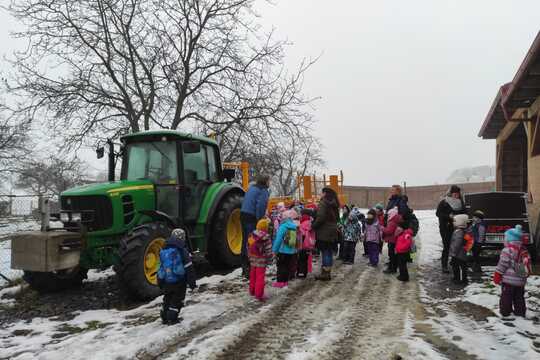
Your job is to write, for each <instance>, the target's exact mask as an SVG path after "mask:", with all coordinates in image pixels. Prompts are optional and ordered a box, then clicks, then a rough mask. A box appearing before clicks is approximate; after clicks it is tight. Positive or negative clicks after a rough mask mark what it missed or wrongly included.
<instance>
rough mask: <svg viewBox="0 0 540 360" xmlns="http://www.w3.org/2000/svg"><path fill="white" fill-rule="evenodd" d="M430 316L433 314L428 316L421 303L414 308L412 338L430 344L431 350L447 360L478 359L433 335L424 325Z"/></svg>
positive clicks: (429, 328)
mask: <svg viewBox="0 0 540 360" xmlns="http://www.w3.org/2000/svg"><path fill="white" fill-rule="evenodd" d="M432 316H433V314H430V313H429V311H427V310H426V308H425V307H424V305H423V304H422V303H419V304H418V305H417V306H416V309H415V312H414V318H415V323H414V325H413V329H414V332H415V334H414V335H413V337H416V338H422V340H423V341H425V342H427V343H428V344H430V345H431V346H432V347H433V349H435V350H436V351H437V352H439V353H441V354H443V355H444V356H446V357H447V358H449V359H460V360H475V359H478V358H477V357H476V356H474V355H470V354H468V353H467V352H465V351H464V350H462V349H461V348H460V347H458V346H457V345H455V344H453V343H451V342H448V341H447V340H446V339H444V338H442V337H441V336H439V335H437V334H435V332H434V330H433V327H432V326H431V325H430V324H428V323H426V321H427V320H428V319H429V318H430V317H432ZM459 340H461V339H458V338H454V341H459Z"/></svg>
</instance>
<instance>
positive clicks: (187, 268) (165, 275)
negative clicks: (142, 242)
mask: <svg viewBox="0 0 540 360" xmlns="http://www.w3.org/2000/svg"><path fill="white" fill-rule="evenodd" d="M159 260H160V263H159V268H158V272H157V281H158V286H159V288H160V289H162V290H163V293H164V296H163V307H162V310H161V312H160V315H161V320H162V322H163V324H166V325H173V324H176V323H178V315H179V314H180V310H181V309H182V307H183V306H184V299H185V298H186V290H187V289H186V288H187V286H188V285H189V287H190V289H191V290H193V289H195V287H196V286H197V284H196V276H195V270H194V269H193V264H192V262H191V255H190V254H189V252H188V250H187V249H186V232H185V231H184V230H182V229H174V230H173V231H172V233H171V236H170V237H169V239H168V240H167V241H166V243H165V247H164V248H163V249H161V251H160V252H159Z"/></svg>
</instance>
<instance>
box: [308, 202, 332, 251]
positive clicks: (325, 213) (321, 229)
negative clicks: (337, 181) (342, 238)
mask: <svg viewBox="0 0 540 360" xmlns="http://www.w3.org/2000/svg"><path fill="white" fill-rule="evenodd" d="M315 216H316V217H315V221H313V224H311V227H312V228H313V229H314V230H315V236H316V238H317V247H319V248H320V249H321V250H322V248H321V246H322V247H325V246H329V245H331V246H333V243H334V242H336V241H337V238H338V233H337V223H338V218H339V210H338V205H337V204H336V203H335V201H328V200H327V199H325V198H323V199H322V200H321V201H320V203H319V208H318V210H317V213H316V215H315ZM320 243H326V244H324V245H323V244H320Z"/></svg>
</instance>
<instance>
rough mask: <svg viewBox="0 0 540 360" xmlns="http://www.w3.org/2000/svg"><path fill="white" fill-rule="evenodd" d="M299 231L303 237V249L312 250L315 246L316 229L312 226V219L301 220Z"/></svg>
mask: <svg viewBox="0 0 540 360" xmlns="http://www.w3.org/2000/svg"><path fill="white" fill-rule="evenodd" d="M298 232H299V233H300V236H301V237H302V250H312V249H313V248H314V247H315V231H313V229H312V228H311V220H304V221H302V222H300V226H299V227H298Z"/></svg>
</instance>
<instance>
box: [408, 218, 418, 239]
mask: <svg viewBox="0 0 540 360" xmlns="http://www.w3.org/2000/svg"><path fill="white" fill-rule="evenodd" d="M409 229H411V230H412V232H413V236H416V235H417V234H418V231H419V230H420V223H419V222H418V218H417V217H416V215H415V214H414V213H411V214H410V215H409Z"/></svg>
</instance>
